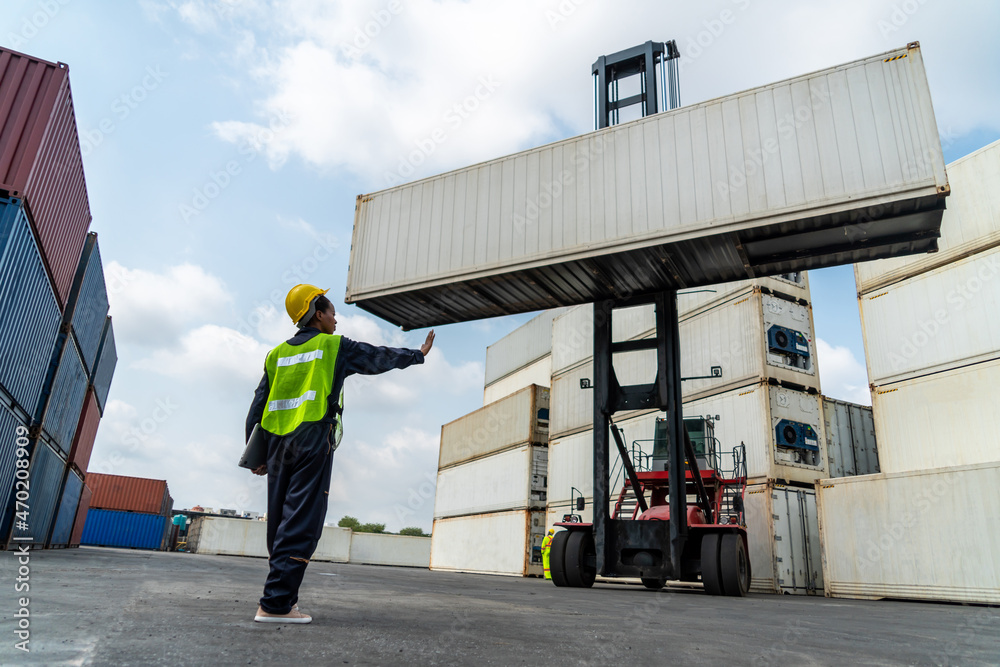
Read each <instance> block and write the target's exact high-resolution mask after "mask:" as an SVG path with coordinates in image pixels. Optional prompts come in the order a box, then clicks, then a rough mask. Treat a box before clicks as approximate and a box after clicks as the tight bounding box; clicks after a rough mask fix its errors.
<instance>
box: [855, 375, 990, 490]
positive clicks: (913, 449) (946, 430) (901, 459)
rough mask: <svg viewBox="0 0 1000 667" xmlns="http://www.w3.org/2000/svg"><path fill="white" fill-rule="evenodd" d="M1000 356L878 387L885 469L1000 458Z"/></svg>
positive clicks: (877, 422) (877, 425)
mask: <svg viewBox="0 0 1000 667" xmlns="http://www.w3.org/2000/svg"><path fill="white" fill-rule="evenodd" d="M998 388H1000V360H994V361H989V362H985V363H979V364H974V365H971V366H963V367H961V368H957V369H954V370H950V371H946V372H944V373H935V374H934V375H925V376H923V377H919V378H915V379H913V380H907V381H905V382H897V383H894V384H891V385H885V386H882V387H875V388H874V391H872V410H873V413H874V416H875V434H876V437H877V438H878V448H879V463H880V464H881V467H882V472H888V473H901V472H907V471H915V470H925V469H930V468H943V467H947V466H957V465H972V464H980V463H993V462H997V461H1000V411H998V410H997V393H998Z"/></svg>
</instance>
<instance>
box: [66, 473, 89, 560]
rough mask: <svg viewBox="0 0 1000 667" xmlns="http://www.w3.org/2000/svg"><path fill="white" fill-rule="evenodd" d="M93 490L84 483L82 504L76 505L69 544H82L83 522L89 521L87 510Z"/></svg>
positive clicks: (81, 497) (81, 495) (81, 496)
mask: <svg viewBox="0 0 1000 667" xmlns="http://www.w3.org/2000/svg"><path fill="white" fill-rule="evenodd" d="M91 495H93V492H92V491H91V490H90V487H89V486H87V485H86V483H85V484H84V485H83V491H82V492H81V493H80V504H79V505H77V507H76V519H75V520H74V521H73V532H72V533H71V534H70V537H69V546H80V538H81V537H83V524H85V523H86V522H87V510H89V509H90V497H91Z"/></svg>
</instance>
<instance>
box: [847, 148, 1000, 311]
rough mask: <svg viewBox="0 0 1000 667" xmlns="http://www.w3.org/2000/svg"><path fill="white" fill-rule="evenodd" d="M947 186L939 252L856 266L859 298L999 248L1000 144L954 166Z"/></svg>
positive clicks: (955, 163)
mask: <svg viewBox="0 0 1000 667" xmlns="http://www.w3.org/2000/svg"><path fill="white" fill-rule="evenodd" d="M948 182H949V183H950V184H951V189H952V193H951V196H950V197H949V198H948V210H947V211H945V212H944V217H942V218H941V238H940V239H938V251H937V252H936V253H934V254H930V255H911V256H908V257H893V258H891V259H880V260H877V261H874V262H864V263H862V264H856V265H855V266H854V274H855V278H856V280H857V283H858V294H868V293H870V292H873V291H875V290H877V289H881V288H883V287H885V286H887V285H891V284H892V283H894V282H898V281H900V280H903V279H905V278H909V277H912V276H915V275H918V274H920V273H923V272H925V271H930V270H933V269H936V268H938V267H940V266H943V265H944V264H948V263H950V262H953V261H955V260H958V259H962V258H963V257H968V256H969V255H972V254H974V253H976V252H981V251H983V250H987V249H989V248H992V247H994V246H996V245H1000V197H997V193H998V192H1000V141H994V142H993V143H992V144H990V145H989V146H986V147H985V148H981V149H979V150H978V151H976V152H975V153H971V154H969V155H966V156H965V157H962V158H959V159H958V160H955V161H954V162H952V163H951V164H949V165H948Z"/></svg>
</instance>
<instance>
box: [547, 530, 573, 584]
mask: <svg viewBox="0 0 1000 667" xmlns="http://www.w3.org/2000/svg"><path fill="white" fill-rule="evenodd" d="M568 538H569V531H567V530H560V531H559V532H558V533H556V534H555V535H553V536H552V547H551V549H550V550H549V574H551V575H552V583H553V584H555V585H556V586H559V587H560V588H562V587H563V586H569V582H567V581H566V540H567V539H568Z"/></svg>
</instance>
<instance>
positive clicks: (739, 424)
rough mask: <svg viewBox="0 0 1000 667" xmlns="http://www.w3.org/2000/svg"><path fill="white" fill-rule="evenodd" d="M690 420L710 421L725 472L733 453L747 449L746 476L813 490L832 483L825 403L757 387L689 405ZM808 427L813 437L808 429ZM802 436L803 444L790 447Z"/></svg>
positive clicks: (804, 395) (812, 396) (780, 389)
mask: <svg viewBox="0 0 1000 667" xmlns="http://www.w3.org/2000/svg"><path fill="white" fill-rule="evenodd" d="M684 416H685V417H697V416H711V417H712V418H713V419H714V418H715V417H716V416H717V417H718V419H716V420H715V437H716V439H717V440H718V441H719V443H718V447H719V452H720V457H721V465H722V467H723V469H724V470H730V469H732V467H733V450H734V448H735V447H737V446H739V444H740V443H741V442H742V443H744V444H745V445H746V457H747V476H748V477H749V478H750V479H757V480H765V479H770V480H779V481H785V482H794V483H799V484H812V483H814V482H815V481H816V480H818V479H820V478H823V477H828V476H829V475H828V473H827V454H826V443H825V442H824V437H823V421H824V420H823V410H822V405H821V398H820V396H818V395H816V394H809V393H806V392H802V391H797V390H794V389H787V388H784V387H777V386H773V385H767V384H763V383H758V384H754V385H750V386H748V387H743V388H738V389H733V390H731V391H727V392H725V393H723V394H718V395H716V396H710V397H708V398H702V399H698V400H695V401H691V402H688V403H685V404H684ZM805 427H809V429H811V434H810V433H809V432H808V431H807V430H806V429H805ZM789 428H791V429H792V430H793V431H798V435H799V438H798V444H799V445H804V446H807V447H815V448H816V450H815V451H813V450H808V449H802V448H800V447H794V446H786V445H788V443H787V441H786V440H785V438H786V437H790V436H792V435H793V433H790V432H789V431H788V429H789Z"/></svg>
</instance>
